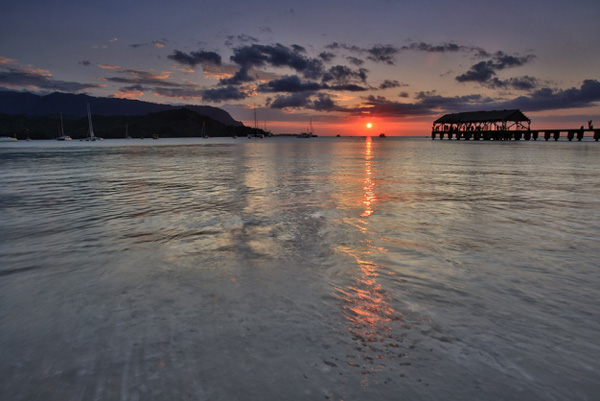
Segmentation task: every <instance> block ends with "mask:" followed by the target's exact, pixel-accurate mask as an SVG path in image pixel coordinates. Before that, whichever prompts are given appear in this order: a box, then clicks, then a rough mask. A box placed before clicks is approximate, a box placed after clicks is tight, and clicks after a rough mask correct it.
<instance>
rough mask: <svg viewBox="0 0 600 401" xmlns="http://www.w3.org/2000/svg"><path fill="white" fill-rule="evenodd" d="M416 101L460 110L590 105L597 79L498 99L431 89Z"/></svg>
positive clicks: (596, 96)
mask: <svg viewBox="0 0 600 401" xmlns="http://www.w3.org/2000/svg"><path fill="white" fill-rule="evenodd" d="M416 98H417V100H418V102H419V104H420V105H422V106H423V107H424V108H429V109H430V110H432V111H433V110H435V111H437V112H439V111H447V112H460V111H474V110H483V109H487V110H502V109H520V110H523V111H546V110H557V109H573V108H582V107H589V106H593V105H594V104H595V103H597V102H599V101H600V82H599V81H597V80H595V79H587V80H585V81H583V83H582V84H581V86H580V87H579V88H570V89H564V90H563V89H551V88H542V89H539V90H537V91H535V92H533V93H531V94H530V95H527V96H519V97H517V98H515V99H513V100H509V101H505V102H499V101H497V100H496V99H493V98H490V97H484V96H481V95H477V94H475V95H467V96H454V97H444V96H440V95H437V94H436V93H435V92H420V93H418V94H417V97H416Z"/></svg>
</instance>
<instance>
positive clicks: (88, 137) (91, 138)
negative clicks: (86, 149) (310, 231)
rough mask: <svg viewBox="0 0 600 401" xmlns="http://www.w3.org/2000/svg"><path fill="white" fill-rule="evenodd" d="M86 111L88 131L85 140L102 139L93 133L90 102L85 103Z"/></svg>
mask: <svg viewBox="0 0 600 401" xmlns="http://www.w3.org/2000/svg"><path fill="white" fill-rule="evenodd" d="M87 112H88V125H89V131H88V136H87V138H85V140H86V141H102V140H103V138H99V137H97V136H95V135H94V127H93V126H92V113H91V112H90V104H89V103H87Z"/></svg>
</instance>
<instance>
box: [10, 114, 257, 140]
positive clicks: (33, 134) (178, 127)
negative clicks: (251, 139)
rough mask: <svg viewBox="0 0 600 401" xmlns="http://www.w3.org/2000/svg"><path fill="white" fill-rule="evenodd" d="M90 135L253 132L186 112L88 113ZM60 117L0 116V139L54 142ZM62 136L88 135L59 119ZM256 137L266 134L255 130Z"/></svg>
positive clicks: (73, 121) (70, 120)
mask: <svg viewBox="0 0 600 401" xmlns="http://www.w3.org/2000/svg"><path fill="white" fill-rule="evenodd" d="M92 120H93V123H94V133H95V135H96V136H98V137H101V138H107V139H108V138H125V136H126V133H127V134H128V135H129V136H131V137H133V138H150V137H152V136H153V135H158V136H159V137H161V138H169V137H171V138H176V137H201V136H205V135H206V136H210V137H219V136H234V135H236V136H246V135H248V134H252V133H255V131H256V130H255V129H253V128H250V127H245V126H243V125H242V126H235V125H228V124H223V123H222V122H220V121H217V120H214V119H212V118H210V117H207V116H205V115H201V114H199V113H197V112H195V111H193V110H190V109H187V108H179V109H172V110H165V111H160V112H157V113H149V114H146V115H143V116H135V115H129V116H123V115H120V116H99V115H96V114H95V113H92ZM60 126H61V122H60V117H59V116H58V115H57V114H56V113H53V114H51V115H46V116H31V115H29V116H27V115H23V114H0V136H16V137H17V138H18V139H20V140H21V139H25V138H27V137H28V136H29V137H30V138H31V139H54V138H56V137H58V136H59V135H60ZM63 127H64V133H65V135H69V136H70V137H72V138H73V139H82V138H85V137H86V136H87V135H88V119H87V116H86V117H65V118H63ZM259 133H262V134H266V133H265V132H264V131H262V130H259Z"/></svg>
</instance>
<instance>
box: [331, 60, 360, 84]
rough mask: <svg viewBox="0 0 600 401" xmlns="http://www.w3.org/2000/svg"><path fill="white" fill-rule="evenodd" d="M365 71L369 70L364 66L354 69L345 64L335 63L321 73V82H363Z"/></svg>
mask: <svg viewBox="0 0 600 401" xmlns="http://www.w3.org/2000/svg"><path fill="white" fill-rule="evenodd" d="M367 72H369V70H367V69H365V68H359V69H358V70H357V71H355V70H352V69H351V68H349V67H346V66H345V65H336V66H333V67H331V68H329V70H327V72H326V73H325V74H323V82H333V83H334V84H335V85H347V84H349V83H355V82H362V83H365V82H366V81H367Z"/></svg>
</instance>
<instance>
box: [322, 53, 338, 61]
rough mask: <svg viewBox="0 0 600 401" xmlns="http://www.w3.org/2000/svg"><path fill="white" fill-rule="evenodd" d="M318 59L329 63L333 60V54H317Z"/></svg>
mask: <svg viewBox="0 0 600 401" xmlns="http://www.w3.org/2000/svg"><path fill="white" fill-rule="evenodd" d="M319 58H320V59H321V60H323V61H324V62H326V63H329V62H330V61H332V60H333V59H334V58H335V54H333V53H330V52H322V53H321V54H319Z"/></svg>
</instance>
